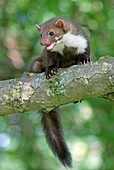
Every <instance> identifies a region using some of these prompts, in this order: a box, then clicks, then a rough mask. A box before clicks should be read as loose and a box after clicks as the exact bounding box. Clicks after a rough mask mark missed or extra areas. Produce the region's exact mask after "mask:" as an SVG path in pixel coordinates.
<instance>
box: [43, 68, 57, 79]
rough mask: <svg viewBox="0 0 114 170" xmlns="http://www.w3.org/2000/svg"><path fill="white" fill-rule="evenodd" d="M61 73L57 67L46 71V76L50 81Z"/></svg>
mask: <svg viewBox="0 0 114 170" xmlns="http://www.w3.org/2000/svg"><path fill="white" fill-rule="evenodd" d="M58 71H59V69H58V68H57V67H54V68H52V67H48V69H47V70H46V72H45V74H46V78H47V79H49V78H51V76H53V75H54V74H56V73H57V72H58Z"/></svg>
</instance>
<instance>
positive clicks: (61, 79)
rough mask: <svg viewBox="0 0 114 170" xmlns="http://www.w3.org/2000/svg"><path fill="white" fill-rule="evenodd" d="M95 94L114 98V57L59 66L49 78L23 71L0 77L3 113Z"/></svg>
mask: <svg viewBox="0 0 114 170" xmlns="http://www.w3.org/2000/svg"><path fill="white" fill-rule="evenodd" d="M95 96H96V97H104V98H107V99H110V100H111V101H114V57H109V56H106V57H101V58H100V60H98V61H97V62H95V63H93V64H85V65H78V66H77V65H75V66H72V67H69V68H66V69H60V72H59V73H57V74H56V75H54V76H53V77H52V78H51V79H49V80H46V78H45V74H44V73H41V74H33V73H30V74H29V73H24V74H23V75H22V77H20V78H17V79H11V80H5V81H0V115H6V114H11V113H17V112H26V111H32V110H43V111H46V112H49V111H51V110H52V109H54V108H56V107H58V106H60V105H64V104H67V103H71V102H75V101H80V100H83V99H85V98H89V97H95Z"/></svg>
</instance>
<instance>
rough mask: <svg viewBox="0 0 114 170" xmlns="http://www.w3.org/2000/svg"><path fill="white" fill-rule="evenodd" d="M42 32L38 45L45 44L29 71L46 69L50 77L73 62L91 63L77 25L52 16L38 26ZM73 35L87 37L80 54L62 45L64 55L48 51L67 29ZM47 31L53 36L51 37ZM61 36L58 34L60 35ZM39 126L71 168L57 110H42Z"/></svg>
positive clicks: (35, 71) (88, 50)
mask: <svg viewBox="0 0 114 170" xmlns="http://www.w3.org/2000/svg"><path fill="white" fill-rule="evenodd" d="M37 27H38V29H39V30H40V34H41V44H42V45H45V49H44V50H43V52H42V54H41V55H40V57H38V58H36V59H35V60H34V61H33V62H32V64H31V67H30V69H29V71H30V72H34V73H40V72H45V73H46V78H50V77H51V76H52V75H53V74H55V73H56V72H57V71H58V68H62V67H69V66H71V65H74V64H80V63H82V64H83V63H88V62H90V47H89V42H88V39H87V36H86V34H85V33H84V32H83V30H82V29H81V28H80V26H79V25H78V24H75V23H73V22H72V21H70V20H68V19H65V18H63V17H55V18H53V19H51V20H48V21H46V22H45V23H44V24H42V25H38V26H37ZM69 30H70V31H71V33H72V34H74V35H82V36H84V37H85V38H86V39H87V42H88V46H87V48H86V49H85V52H84V53H83V54H76V48H73V47H67V46H65V47H64V50H63V54H60V53H58V52H56V51H55V52H52V51H48V50H47V45H48V44H50V43H53V42H55V41H56V37H57V36H58V37H59V36H63V35H64V34H65V33H67V32H68V31H69ZM50 31H54V35H53V36H50ZM60 38H61V37H60ZM41 115H42V125H43V129H44V132H45V136H46V140H47V142H48V144H49V146H50V148H51V149H52V151H53V153H54V154H55V155H56V156H57V157H58V159H59V160H60V161H61V163H62V164H63V165H64V166H67V167H72V158H71V154H70V152H69V149H68V147H67V145H66V143H65V139H64V134H63V128H62V125H61V120H60V117H59V112H58V110H57V109H55V110H53V111H51V112H49V113H44V112H42V114H41Z"/></svg>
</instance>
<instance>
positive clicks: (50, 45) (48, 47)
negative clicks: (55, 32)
mask: <svg viewBox="0 0 114 170" xmlns="http://www.w3.org/2000/svg"><path fill="white" fill-rule="evenodd" d="M55 45H56V42H54V43H51V44H48V45H47V46H46V48H47V50H49V51H50V50H52V49H53V48H54V46H55Z"/></svg>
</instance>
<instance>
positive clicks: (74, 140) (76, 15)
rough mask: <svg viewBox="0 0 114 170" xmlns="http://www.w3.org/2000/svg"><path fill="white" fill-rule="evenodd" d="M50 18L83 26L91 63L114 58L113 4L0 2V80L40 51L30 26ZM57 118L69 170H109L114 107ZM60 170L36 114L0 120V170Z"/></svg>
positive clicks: (113, 167)
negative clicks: (69, 160) (68, 153)
mask: <svg viewBox="0 0 114 170" xmlns="http://www.w3.org/2000/svg"><path fill="white" fill-rule="evenodd" d="M54 16H65V17H68V18H70V19H72V20H74V21H76V22H78V23H79V24H81V25H82V26H83V29H85V31H86V33H87V34H88V36H89V39H90V42H91V48H92V52H91V57H92V58H93V60H97V59H98V58H99V57H100V56H105V55H108V54H109V55H112V56H113V55H114V51H113V49H114V1H113V0H108V1H106V0H101V1H100V0H96V1H92V0H81V1H80V0H57V1H56V0H34V1H33V0H15V1H14V0H1V1H0V79H1V80H3V79H9V78H14V77H19V76H20V75H21V74H22V73H23V72H24V71H27V69H28V67H29V65H30V62H31V60H32V58H33V57H34V56H37V55H38V54H40V53H41V50H42V47H41V46H40V44H39V33H38V31H37V29H36V27H35V25H36V24H37V23H42V22H44V21H46V20H47V19H49V18H51V17H54ZM61 112H62V113H61V117H62V122H63V124H64V130H65V136H66V141H67V143H68V145H69V148H70V150H71V153H72V155H73V165H74V170H114V103H111V102H109V101H108V100H103V99H98V98H92V99H88V100H86V101H83V102H82V103H80V104H69V105H67V106H64V107H61ZM63 169H65V168H64V167H63V166H62V165H61V164H60V163H59V162H58V161H57V159H56V158H55V157H54V156H53V154H52V153H51V151H50V149H49V148H48V146H47V143H46V141H45V138H44V134H43V132H42V128H41V125H40V115H39V114H38V113H37V111H36V112H32V113H25V114H16V115H9V116H5V117H1V118H0V170H63Z"/></svg>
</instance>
